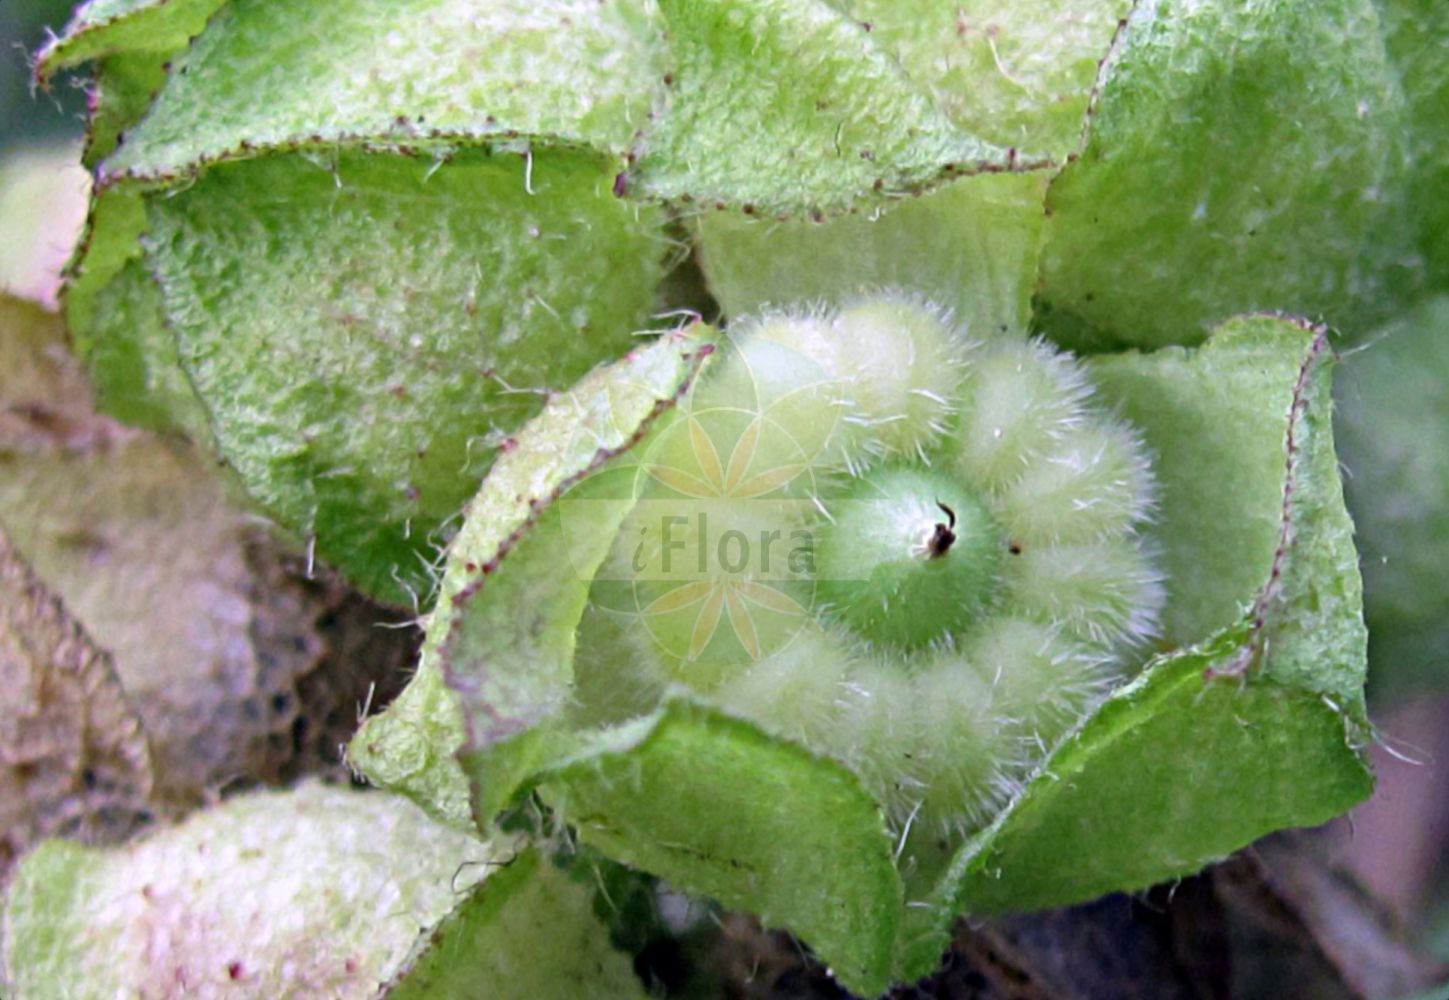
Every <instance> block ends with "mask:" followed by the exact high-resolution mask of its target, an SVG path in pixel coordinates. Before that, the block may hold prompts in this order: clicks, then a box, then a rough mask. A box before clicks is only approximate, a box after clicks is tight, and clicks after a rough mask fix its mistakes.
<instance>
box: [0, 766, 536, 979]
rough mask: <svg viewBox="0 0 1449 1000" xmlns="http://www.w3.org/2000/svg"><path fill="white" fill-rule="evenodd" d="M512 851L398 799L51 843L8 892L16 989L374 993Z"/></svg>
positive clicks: (266, 800)
mask: <svg viewBox="0 0 1449 1000" xmlns="http://www.w3.org/2000/svg"><path fill="white" fill-rule="evenodd" d="M512 850H513V849H512V848H511V847H510V846H509V845H507V844H504V845H501V846H499V847H494V846H490V845H488V844H486V843H480V842H479V841H477V840H475V839H474V838H472V837H470V836H468V835H466V834H463V833H459V832H457V831H455V830H452V829H449V828H447V827H443V826H440V825H439V824H437V823H435V822H433V821H431V820H430V819H428V818H427V816H425V815H424V814H423V813H422V812H421V811H420V810H418V809H417V808H416V807H415V806H413V805H411V804H410V803H408V802H405V801H404V800H402V799H399V798H396V797H393V796H388V795H375V794H365V793H359V792H353V791H348V790H343V789H335V788H329V787H326V786H324V785H320V784H310V785H305V786H302V787H300V788H298V789H296V790H294V791H291V792H282V793H263V794H257V795H249V796H246V797H243V798H238V799H233V800H231V801H230V802H228V803H226V804H225V805H222V806H218V807H215V808H212V809H209V810H205V811H203V812H200V813H197V814H196V815H194V816H193V817H192V818H191V819H190V820H188V821H187V822H185V823H184V824H182V825H181V826H178V827H174V828H172V829H168V830H163V831H160V832H158V833H155V834H153V835H151V836H149V837H146V838H145V839H143V840H140V841H138V842H135V843H132V844H130V845H128V846H125V847H120V848H116V849H114V850H95V849H90V848H85V847H81V846H80V845H78V844H73V843H69V842H65V841H51V842H49V843H48V844H45V845H43V846H42V847H40V848H39V849H38V850H37V851H36V852H34V853H33V854H31V855H29V856H28V857H27V858H26V859H25V861H24V862H23V863H22V864H21V866H20V868H19V871H18V873H17V876H16V879H15V882H14V883H13V885H12V886H11V888H10V892H9V895H8V898H7V900H6V906H5V912H4V941H5V951H4V964H5V968H6V972H7V974H8V976H9V982H10V985H11V987H12V989H13V990H14V996H15V997H16V1000H27V998H32V997H35V998H39V997H52V996H67V997H73V998H77V1000H80V998H87V997H97V998H100V997H114V996H118V995H138V996H139V995H157V994H162V993H166V992H169V991H170V990H171V989H172V988H174V985H175V983H176V982H177V981H178V977H179V981H181V982H184V983H186V985H187V988H188V990H189V991H194V992H196V993H198V994H207V993H215V994H220V993H222V992H226V991H230V993H231V995H238V994H239V995H245V996H257V997H279V996H295V995H298V994H299V993H306V994H309V995H325V996H336V997H370V996H373V995H374V993H375V991H376V989H377V987H378V985H379V984H381V983H383V982H386V981H387V980H388V979H389V978H391V977H392V976H393V975H394V974H395V973H396V972H397V971H398V970H399V969H400V968H401V967H402V966H403V963H404V962H405V961H406V960H407V959H408V958H409V956H410V955H411V954H412V953H413V950H414V948H415V947H416V946H417V943H418V941H419V939H420V938H421V939H425V938H426V935H427V934H428V933H429V932H430V931H431V930H432V929H433V927H434V926H435V925H437V924H438V922H439V921H441V920H442V919H443V918H444V917H445V916H447V915H448V914H449V913H450V912H452V911H453V909H454V908H455V907H456V906H457V905H458V904H459V903H460V902H461V901H462V900H463V898H464V896H463V895H461V894H462V893H465V892H466V891H467V890H468V889H469V888H471V887H473V886H474V885H476V884H477V883H479V882H480V881H482V880H483V878H484V877H485V876H487V874H488V873H489V872H490V871H491V870H492V866H491V863H492V862H496V861H499V860H503V859H506V858H507V857H508V856H509V855H510V854H511V853H512ZM260 887H265V891H264V892H263V891H259V888H260Z"/></svg>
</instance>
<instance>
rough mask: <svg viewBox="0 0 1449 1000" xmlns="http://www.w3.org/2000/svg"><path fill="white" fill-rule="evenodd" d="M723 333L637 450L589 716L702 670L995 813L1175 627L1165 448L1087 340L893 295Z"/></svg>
mask: <svg viewBox="0 0 1449 1000" xmlns="http://www.w3.org/2000/svg"><path fill="white" fill-rule="evenodd" d="M722 348H723V349H722V350H721V351H720V352H719V353H718V356H717V358H716V359H715V360H713V361H712V362H711V365H710V367H709V368H708V369H707V370H706V371H705V373H704V375H703V376H702V377H701V379H700V381H699V383H698V384H697V385H696V386H695V387H694V389H693V390H692V392H691V393H690V395H689V396H688V397H687V398H686V399H685V400H684V401H683V405H681V406H680V408H679V409H678V411H677V412H676V413H674V414H673V415H672V416H671V418H670V419H668V420H667V421H665V422H664V423H663V424H662V425H661V426H659V427H658V428H656V429H655V430H654V431H653V432H652V433H651V435H650V437H649V439H648V440H647V441H645V442H644V444H643V445H641V447H640V448H639V449H637V450H636V452H635V453H634V454H633V455H632V456H631V460H632V461H633V462H634V463H635V465H634V471H635V476H634V479H633V489H634V491H635V496H634V506H633V510H632V513H631V514H630V515H629V517H628V518H627V519H626V520H625V522H624V526H623V529H622V530H621V531H620V533H619V536H618V538H617V540H616V542H615V544H614V547H613V550H612V552H611V553H610V555H609V557H608V558H607V559H606V560H605V562H604V565H603V567H602V568H601V569H600V570H599V572H598V575H597V576H596V578H595V579H594V582H593V585H592V588H591V592H590V608H589V610H588V611H587V612H586V613H585V615H584V618H583V624H582V625H581V627H580V634H579V642H578V645H577V647H576V648H577V649H578V650H580V651H581V653H582V652H583V651H585V650H587V651H589V652H588V653H586V654H584V655H582V656H580V659H579V662H578V663H577V664H576V678H577V682H578V687H577V692H578V694H579V697H580V701H581V704H580V705H579V706H578V711H579V712H580V713H581V717H586V718H590V719H592V720H595V721H600V720H603V719H620V718H624V717H627V716H629V715H631V714H634V713H642V712H645V711H647V710H648V709H649V708H650V707H651V706H652V704H653V703H654V702H655V701H656V700H657V698H659V697H660V696H661V695H662V694H663V693H664V692H665V691H668V690H676V691H678V690H681V689H682V690H684V691H685V692H687V693H689V694H690V695H691V696H693V697H698V698H700V699H703V700H706V701H708V702H710V703H712V704H714V705H716V706H717V707H720V708H723V709H725V710H727V711H729V712H732V713H735V714H738V715H740V716H742V717H744V718H747V719H750V720H752V721H754V722H755V723H757V724H759V725H760V726H762V727H764V728H765V729H766V730H768V731H771V732H774V733H776V734H778V735H780V736H782V737H785V738H787V739H791V740H794V741H797V742H799V743H801V744H803V745H804V746H806V747H808V748H810V749H812V750H814V751H816V752H819V753H821V754H824V755H827V756H829V757H832V758H835V759H837V760H839V761H840V762H842V763H844V764H845V765H846V766H847V767H849V768H850V769H851V770H853V771H854V772H855V773H856V774H857V775H858V776H859V777H860V778H861V779H862V781H863V782H864V783H865V784H866V785H867V787H868V788H870V789H871V790H872V792H873V793H874V794H875V795H876V796H877V797H878V799H879V800H880V801H881V803H882V804H883V805H884V806H885V807H886V808H887V811H888V813H889V815H890V817H891V818H892V820H893V821H894V822H895V823H896V824H898V825H901V826H905V825H907V824H910V823H926V824H929V828H933V829H936V830H939V831H941V832H942V833H947V832H953V833H961V832H966V831H969V830H971V829H974V828H976V827H978V826H980V825H981V824H982V823H983V822H985V821H986V820H987V819H988V818H989V817H990V816H991V815H992V814H993V813H994V812H995V811H996V810H997V809H999V808H1000V806H1001V805H1002V804H1003V803H1004V802H1005V800H1006V799H1007V798H1008V797H1009V796H1010V795H1011V794H1012V792H1013V791H1014V790H1015V789H1016V788H1017V787H1018V786H1019V784H1020V782H1021V781H1022V780H1023V779H1024V778H1025V776H1026V775H1027V774H1028V772H1029V771H1030V769H1031V768H1032V766H1033V765H1035V764H1037V763H1039V762H1040V761H1041V760H1042V759H1043V758H1044V757H1045V755H1046V753H1047V751H1048V749H1049V748H1050V747H1051V746H1052V745H1053V744H1054V743H1055V742H1056V741H1057V740H1058V739H1059V738H1060V737H1061V736H1062V735H1063V734H1064V733H1065V732H1066V731H1067V730H1068V729H1069V728H1070V727H1071V726H1072V725H1073V724H1074V723H1075V722H1076V721H1077V720H1079V719H1080V718H1082V717H1083V716H1084V715H1085V714H1086V713H1087V711H1088V710H1089V709H1090V708H1091V707H1092V706H1093V704H1094V703H1095V700H1096V699H1097V698H1098V697H1099V696H1101V695H1102V694H1104V693H1105V692H1106V691H1107V689H1108V688H1109V687H1110V686H1111V684H1112V682H1113V681H1114V680H1116V679H1117V678H1118V677H1119V675H1120V673H1121V671H1122V670H1123V669H1124V664H1125V663H1126V662H1127V658H1126V657H1125V656H1124V655H1123V654H1125V653H1127V652H1128V651H1130V650H1132V649H1133V648H1134V647H1136V646H1138V645H1140V643H1142V642H1143V641H1144V640H1145V639H1147V638H1149V637H1150V636H1151V635H1153V633H1154V631H1155V629H1156V625H1157V614H1158V609H1159V606H1160V604H1161V601H1162V588H1161V585H1160V579H1159V574H1158V572H1157V570H1156V568H1155V567H1154V564H1153V559H1152V555H1151V553H1150V552H1149V551H1148V548H1147V547H1146V545H1145V544H1144V541H1143V538H1142V536H1141V535H1140V533H1139V529H1140V528H1141V526H1142V525H1143V522H1144V520H1145V519H1146V518H1147V517H1148V516H1149V513H1150V511H1151V508H1152V496H1153V480H1152V474H1151V467H1150V461H1149V457H1148V455H1147V453H1146V450H1145V448H1144V447H1143V445H1142V443H1141V441H1140V439H1139V438H1138V436H1137V434H1136V432H1135V431H1134V430H1133V429H1132V428H1131V427H1130V426H1128V425H1127V424H1126V423H1125V422H1124V421H1122V420H1121V419H1119V418H1117V417H1115V416H1113V415H1112V414H1110V413H1108V412H1107V411H1106V410H1105V409H1104V408H1103V407H1101V406H1100V405H1098V404H1097V403H1096V402H1095V401H1094V398H1093V392H1092V387H1091V385H1090V384H1089V383H1088V381H1087V379H1086V376H1085V374H1084V372H1083V369H1082V367H1081V366H1080V364H1079V363H1078V362H1077V361H1076V360H1075V359H1074V358H1073V357H1071V356H1070V355H1069V354H1066V353H1064V352H1061V351H1059V350H1057V349H1055V348H1053V347H1051V346H1049V345H1047V344H1045V343H1043V342H1040V341H1034V340H1028V339H1026V338H1023V337H1019V336H1015V335H1008V334H989V335H980V336H978V335H974V334H973V333H972V331H969V330H967V329H964V328H963V327H962V326H960V325H959V324H956V323H954V322H953V321H952V319H951V317H950V316H948V315H947V314H945V313H943V312H942V311H940V310H938V309H936V308H934V307H933V306H931V305H929V304H927V303H924V302H921V301H918V300H916V299H915V298H912V297H910V296H907V295H903V294H899V293H887V294H883V295H879V296H875V297H872V298H868V299H862V300H859V301H856V302H854V303H851V304H848V305H846V306H845V307H843V308H841V309H839V310H825V309H810V310H794V311H784V312H777V313H771V314H767V315H764V316H761V317H758V318H756V319H753V320H749V321H745V322H742V323H740V324H738V325H737V326H736V327H735V328H734V329H733V330H732V331H731V333H730V335H729V336H728V337H727V338H726V340H725V342H724V344H723V345H722ZM602 692H608V695H607V696H606V697H603V696H602V694H601V693H602ZM601 698H602V700H603V701H607V704H602V703H595V704H587V702H589V701H590V700H591V699H594V700H595V701H599V700H600V699H601Z"/></svg>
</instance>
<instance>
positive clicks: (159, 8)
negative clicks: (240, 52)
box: [35, 0, 226, 83]
mask: <svg viewBox="0 0 1449 1000" xmlns="http://www.w3.org/2000/svg"><path fill="white" fill-rule="evenodd" d="M225 2H226V0H90V2H89V3H86V4H82V5H81V6H80V8H79V9H78V10H77V11H76V12H75V15H74V16H73V17H72V18H71V20H70V23H69V24H67V25H66V26H65V30H64V31H62V32H61V33H60V35H59V36H58V37H56V38H55V39H53V40H52V41H51V42H50V44H49V45H47V46H46V47H45V48H44V49H42V50H41V51H40V54H39V55H37V56H36V63H35V77H36V79H37V80H39V81H40V82H41V83H47V82H49V80H50V78H51V77H53V76H54V75H55V74H56V73H58V72H59V71H61V70H63V69H65V68H66V67H68V66H76V65H79V64H80V63H83V62H90V61H92V60H95V59H100V58H102V57H104V56H108V55H112V54H115V53H143V52H152V53H156V52H160V53H168V52H175V51H176V50H178V49H180V48H181V47H182V46H184V45H185V44H186V43H187V42H188V41H189V40H190V39H191V38H192V37H193V36H194V35H196V34H198V33H199V32H200V31H201V29H202V28H204V27H206V22H207V19H208V18H210V17H211V15H212V14H214V13H216V11H217V9H218V8H220V7H221V6H222V4H224V3H225Z"/></svg>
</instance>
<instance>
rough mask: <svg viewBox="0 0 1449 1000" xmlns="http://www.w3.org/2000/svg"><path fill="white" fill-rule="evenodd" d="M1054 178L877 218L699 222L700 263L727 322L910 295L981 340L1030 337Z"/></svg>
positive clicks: (909, 203)
mask: <svg viewBox="0 0 1449 1000" xmlns="http://www.w3.org/2000/svg"><path fill="white" fill-rule="evenodd" d="M1048 178H1049V175H1048V173H1047V172H1046V171H1027V172H1023V173H1014V174H981V175H978V176H975V177H962V178H959V179H957V180H954V181H952V182H950V183H947V184H943V185H941V186H940V187H938V188H936V189H935V190H932V191H929V192H927V193H925V194H923V195H921V196H920V197H915V198H904V199H901V200H899V201H894V202H889V203H886V204H884V205H882V206H880V208H879V209H878V211H876V212H873V213H854V214H850V215H842V216H840V217H838V218H831V219H826V220H825V221H824V222H814V221H811V220H808V219H803V220H773V219H758V218H752V217H750V216H748V215H745V214H743V213H742V212H710V213H707V214H705V215H702V216H700V217H699V220H698V222H697V223H696V225H697V232H698V234H699V244H700V262H701V264H702V265H703V267H704V273H705V277H706V279H707V280H708V282H709V289H710V292H711V293H713V295H714V296H715V298H716V299H717V300H718V301H719V303H720V305H721V306H722V307H723V308H724V311H725V315H727V316H745V315H749V314H751V313H754V312H757V311H759V310H760V309H761V308H763V307H764V306H767V305H775V306H780V305H786V304H789V303H792V302H800V301H806V302H816V301H821V302H828V303H837V304H838V303H841V302H845V301H848V300H850V299H851V298H853V297H856V296H859V295H861V294H862V293H865V294H869V293H871V292H874V291H878V290H880V289H883V288H901V289H907V290H909V291H910V292H912V293H914V294H919V295H921V296H923V297H925V298H927V299H929V300H931V301H932V302H935V303H937V304H939V305H942V306H946V307H948V308H950V309H951V310H952V311H953V313H954V314H955V316H956V318H957V320H958V321H959V322H962V323H964V324H965V326H966V328H967V330H968V331H969V332H973V333H975V332H983V331H987V330H991V331H996V330H1003V329H1006V330H1013V331H1019V332H1023V333H1024V332H1025V331H1026V329H1027V327H1028V326H1029V325H1030V322H1031V297H1032V293H1033V290H1034V288H1035V285H1036V268H1037V256H1038V254H1039V252H1040V249H1041V234H1042V228H1043V226H1044V224H1045V222H1046V215H1045V213H1044V212H1043V210H1042V200H1043V198H1044V197H1045V194H1046V185H1047V181H1048Z"/></svg>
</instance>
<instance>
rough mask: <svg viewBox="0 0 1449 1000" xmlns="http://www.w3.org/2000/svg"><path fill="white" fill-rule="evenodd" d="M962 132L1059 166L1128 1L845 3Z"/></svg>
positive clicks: (1076, 134)
mask: <svg viewBox="0 0 1449 1000" xmlns="http://www.w3.org/2000/svg"><path fill="white" fill-rule="evenodd" d="M837 6H839V7H841V8H842V9H843V10H845V11H846V12H848V13H849V14H850V15H851V16H852V17H854V18H855V19H856V20H858V21H861V22H864V23H867V24H869V25H870V30H871V37H872V38H873V39H874V40H875V42H876V43H877V44H878V45H880V46H881V47H882V48H884V49H885V50H886V51H887V52H889V53H891V55H893V56H895V57H896V59H897V60H899V61H900V63H901V65H902V66H903V67H904V68H905V70H906V72H907V73H909V74H910V76H911V78H912V79H914V80H916V81H917V82H919V83H921V84H922V85H924V86H925V87H926V88H927V89H928V90H929V91H930V93H931V95H932V96H933V97H934V98H935V99H936V101H937V103H938V104H939V105H940V106H941V109H942V110H943V111H945V113H946V115H947V116H948V117H949V118H950V119H951V120H952V121H953V122H955V123H956V124H957V125H959V126H960V127H961V128H963V129H965V130H966V131H968V132H971V133H973V134H975V135H979V136H981V137H982V138H983V139H985V140H986V141H987V142H992V143H995V144H996V145H998V146H1002V147H1011V148H1015V149H1020V150H1022V151H1024V152H1032V153H1038V154H1043V155H1047V156H1050V157H1052V158H1053V159H1054V160H1057V161H1058V162H1060V161H1063V160H1065V158H1066V157H1067V155H1068V154H1069V153H1071V152H1073V151H1075V150H1076V148H1077V146H1078V145H1079V144H1080V143H1081V141H1082V128H1083V117H1084V116H1085V114H1086V111H1087V99H1088V97H1089V96H1090V95H1091V92H1092V84H1093V82H1094V81H1095V80H1096V76H1097V64H1098V63H1099V62H1101V60H1102V56H1103V55H1104V54H1105V53H1106V52H1107V48H1108V45H1109V43H1110V42H1111V40H1112V36H1113V34H1114V33H1115V32H1116V30H1117V22H1118V19H1119V18H1122V17H1125V16H1126V14H1127V12H1128V11H1129V10H1131V8H1132V4H1131V3H1130V2H1128V0H1110V2H1105V3H1104V2H1102V0H1036V2H1033V3H1022V2H1021V0H968V2H965V3H949V4H947V3H939V2H936V0H840V2H838V3H837Z"/></svg>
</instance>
